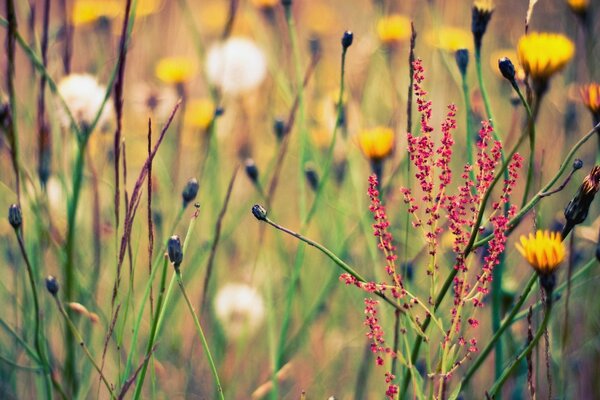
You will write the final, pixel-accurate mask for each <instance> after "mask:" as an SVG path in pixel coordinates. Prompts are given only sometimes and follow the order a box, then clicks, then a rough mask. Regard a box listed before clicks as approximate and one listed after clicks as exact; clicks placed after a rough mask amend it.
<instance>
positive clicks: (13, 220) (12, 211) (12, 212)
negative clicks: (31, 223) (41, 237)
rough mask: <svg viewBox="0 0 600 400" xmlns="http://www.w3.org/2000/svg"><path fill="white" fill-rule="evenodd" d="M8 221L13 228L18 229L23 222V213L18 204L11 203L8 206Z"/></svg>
mask: <svg viewBox="0 0 600 400" xmlns="http://www.w3.org/2000/svg"><path fill="white" fill-rule="evenodd" d="M8 222H9V223H10V225H11V226H12V227H13V228H14V229H19V228H20V227H21V224H22V223H23V213H22V212H21V207H19V205H18V204H12V205H11V206H10V207H9V208H8Z"/></svg>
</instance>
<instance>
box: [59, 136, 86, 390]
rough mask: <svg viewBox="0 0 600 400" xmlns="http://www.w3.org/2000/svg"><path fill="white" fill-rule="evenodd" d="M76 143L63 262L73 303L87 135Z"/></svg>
mask: <svg viewBox="0 0 600 400" xmlns="http://www.w3.org/2000/svg"><path fill="white" fill-rule="evenodd" d="M84 135H85V136H84V137H83V139H82V140H81V141H79V142H78V147H77V159H76V161H75V167H74V169H73V192H72V194H71V197H70V199H69V202H68V206H67V241H66V243H65V252H66V257H67V259H66V262H65V272H64V273H65V298H66V299H67V301H73V300H74V299H75V298H76V297H77V287H76V285H77V282H76V280H75V242H76V240H75V228H76V223H75V217H76V215H77V206H78V204H79V197H80V194H81V182H82V179H83V168H84V163H85V148H86V144H87V138H88V135H87V134H84ZM65 323H66V329H65V330H66V332H67V334H66V335H65V347H66V348H67V355H66V365H65V377H66V379H67V381H68V382H69V383H70V385H71V390H72V393H71V394H72V395H73V396H75V395H76V393H77V389H78V387H79V384H78V382H77V378H76V376H75V374H76V370H77V361H76V359H75V341H74V337H73V332H72V330H71V329H69V328H68V325H69V320H66V321H65Z"/></svg>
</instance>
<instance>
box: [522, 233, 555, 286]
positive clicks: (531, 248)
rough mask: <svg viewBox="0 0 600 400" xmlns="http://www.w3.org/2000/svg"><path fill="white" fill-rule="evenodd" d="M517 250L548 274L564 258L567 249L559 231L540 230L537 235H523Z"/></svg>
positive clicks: (535, 266) (536, 268)
mask: <svg viewBox="0 0 600 400" xmlns="http://www.w3.org/2000/svg"><path fill="white" fill-rule="evenodd" d="M516 247H517V250H518V251H519V253H521V255H523V257H524V258H525V260H527V262H528V263H529V264H530V265H531V266H532V267H533V268H534V269H535V270H536V271H537V272H538V273H540V274H542V275H548V274H551V273H552V272H554V271H555V270H556V268H557V267H558V266H559V265H560V263H561V262H562V261H563V260H564V258H565V254H566V250H565V246H564V244H563V242H562V238H561V235H560V233H559V232H549V231H540V230H538V231H537V232H536V233H535V236H534V235H533V234H532V233H530V234H529V236H525V235H522V236H521V238H520V243H517V244H516Z"/></svg>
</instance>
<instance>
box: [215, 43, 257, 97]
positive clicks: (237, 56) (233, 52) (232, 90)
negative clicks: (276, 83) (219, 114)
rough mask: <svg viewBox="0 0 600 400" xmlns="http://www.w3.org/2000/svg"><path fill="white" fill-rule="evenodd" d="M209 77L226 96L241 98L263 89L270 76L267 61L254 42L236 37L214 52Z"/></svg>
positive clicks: (219, 45)
mask: <svg viewBox="0 0 600 400" xmlns="http://www.w3.org/2000/svg"><path fill="white" fill-rule="evenodd" d="M206 73H207V75H208V79H209V80H210V82H211V83H213V84H214V85H216V86H218V87H219V88H220V89H221V90H222V91H223V92H224V93H226V94H230V95H237V94H240V93H243V92H247V91H250V90H252V89H255V88H257V87H258V86H260V84H261V83H262V82H263V80H264V79H265V76H266V75H267V60H266V57H265V55H264V53H263V51H262V50H261V49H260V48H259V47H258V46H257V45H256V44H255V43H254V42H253V41H251V40H249V39H245V38H240V37H237V38H236V37H233V38H230V39H227V40H226V41H224V42H223V43H218V44H215V45H213V46H212V47H211V48H210V50H209V51H208V55H207V58H206Z"/></svg>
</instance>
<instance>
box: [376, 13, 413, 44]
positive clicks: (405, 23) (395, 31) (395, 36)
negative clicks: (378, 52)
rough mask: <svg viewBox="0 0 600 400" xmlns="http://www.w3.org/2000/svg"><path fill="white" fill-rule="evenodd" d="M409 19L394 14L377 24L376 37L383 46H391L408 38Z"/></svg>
mask: <svg viewBox="0 0 600 400" xmlns="http://www.w3.org/2000/svg"><path fill="white" fill-rule="evenodd" d="M410 34H411V28H410V19H408V18H407V17H405V16H404V15H400V14H394V15H390V16H387V17H384V18H382V19H380V20H379V22H377V36H378V37H379V40H380V41H381V42H382V43H384V44H392V43H395V42H400V41H403V40H406V39H408V38H409V37H410Z"/></svg>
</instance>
